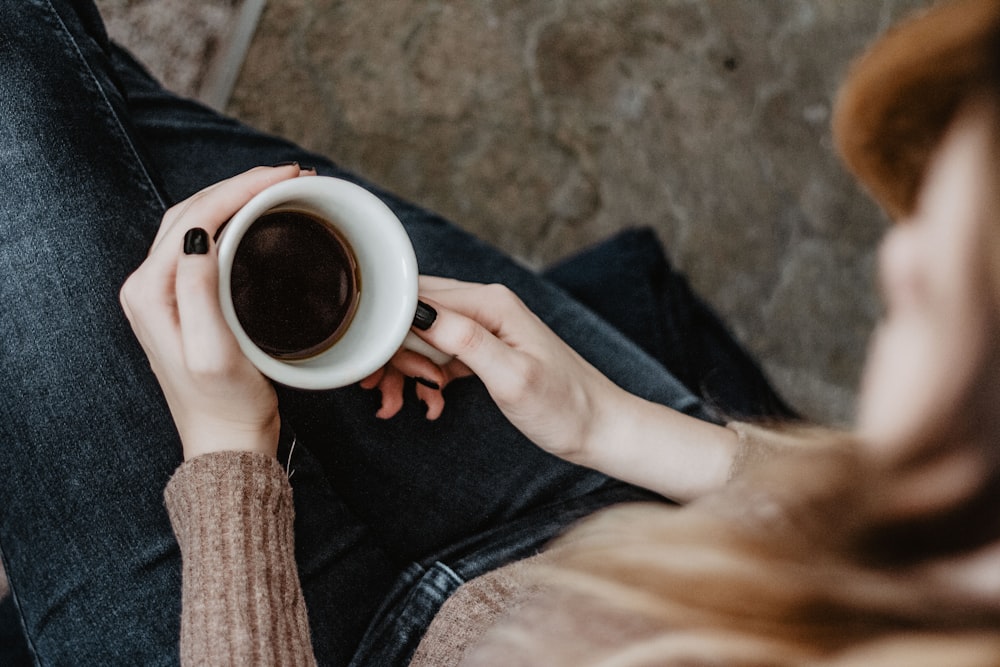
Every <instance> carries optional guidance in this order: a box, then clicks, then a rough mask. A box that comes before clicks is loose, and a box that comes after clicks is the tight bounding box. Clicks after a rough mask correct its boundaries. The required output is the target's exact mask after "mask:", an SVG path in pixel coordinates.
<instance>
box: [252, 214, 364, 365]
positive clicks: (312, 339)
mask: <svg viewBox="0 0 1000 667" xmlns="http://www.w3.org/2000/svg"><path fill="white" fill-rule="evenodd" d="M232 295H233V306H234V309H235V311H236V316H237V318H238V319H239V322H240V326H242V327H243V330H244V331H245V332H246V334H247V336H249V337H250V340H252V341H253V342H254V344H255V345H257V346H258V347H259V348H260V349H262V350H263V351H265V352H266V353H267V354H269V355H271V356H272V357H275V358H278V359H289V360H294V359H307V358H309V357H313V356H316V355H318V354H320V353H322V352H323V351H325V350H327V349H329V348H330V347H331V346H332V345H333V344H334V343H336V342H337V340H338V339H339V338H340V337H341V336H342V335H343V334H344V332H345V331H346V330H347V328H348V326H349V325H350V323H351V319H352V318H353V317H354V313H355V311H356V310H357V306H358V301H359V299H360V295H361V281H360V276H359V273H358V263H357V259H356V258H355V256H354V252H353V251H352V250H351V247H350V245H349V244H348V242H347V241H346V240H345V239H343V238H342V237H341V236H340V235H339V234H337V233H336V232H335V231H334V230H333V228H331V227H330V226H329V225H328V224H326V223H325V222H324V221H322V220H320V219H319V218H317V217H315V216H314V215H312V214H311V213H306V212H303V211H291V210H288V211H272V212H268V213H265V214H264V215H262V216H261V217H260V218H258V219H257V220H256V221H255V222H254V223H253V224H252V225H251V226H250V227H249V228H248V229H247V232H246V234H245V235H244V236H243V238H242V239H241V241H240V243H239V245H238V246H237V248H236V253H235V256H234V259H233V269H232Z"/></svg>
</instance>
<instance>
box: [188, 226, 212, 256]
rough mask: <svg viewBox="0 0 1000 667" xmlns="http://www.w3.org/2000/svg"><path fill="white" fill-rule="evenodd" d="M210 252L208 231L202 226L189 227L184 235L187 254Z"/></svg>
mask: <svg viewBox="0 0 1000 667" xmlns="http://www.w3.org/2000/svg"><path fill="white" fill-rule="evenodd" d="M207 253H208V232H206V231H205V230H204V229H202V228H201V227H195V228H193V229H189V230H188V231H187V234H185V235H184V254H185V255H205V254H207Z"/></svg>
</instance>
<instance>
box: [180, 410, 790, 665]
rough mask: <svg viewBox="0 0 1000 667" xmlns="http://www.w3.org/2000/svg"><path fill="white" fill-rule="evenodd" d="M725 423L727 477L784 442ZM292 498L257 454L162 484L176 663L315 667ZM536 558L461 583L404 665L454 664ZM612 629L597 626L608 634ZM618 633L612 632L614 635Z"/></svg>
mask: <svg viewBox="0 0 1000 667" xmlns="http://www.w3.org/2000/svg"><path fill="white" fill-rule="evenodd" d="M732 426H733V427H734V428H735V430H736V431H737V433H738V434H739V436H740V443H741V446H740V450H739V451H738V453H737V456H736V457H735V459H734V463H733V470H732V474H731V475H730V476H731V477H732V476H734V475H737V474H739V472H740V471H741V470H742V469H743V468H745V467H746V466H747V465H749V464H750V463H754V462H758V461H760V460H761V459H765V458H768V457H770V456H771V455H773V453H774V452H775V451H778V450H780V449H782V448H784V447H785V446H787V445H786V443H782V442H780V441H775V440H774V439H773V438H762V437H760V435H759V434H760V432H757V431H755V430H754V429H752V428H751V427H746V426H744V425H732ZM291 495H292V492H291V487H290V486H289V484H288V479H287V477H286V475H285V472H284V470H283V469H282V467H281V466H280V464H279V463H278V462H277V461H276V460H275V459H274V458H272V457H267V456H263V455H259V454H248V453H240V452H220V453H216V454H207V455H204V456H199V457H197V458H194V459H192V460H190V461H187V462H185V463H183V464H182V465H181V466H180V467H179V468H178V469H177V471H176V472H175V474H174V476H173V477H172V478H171V480H170V482H169V483H168V485H167V487H166V490H165V494H164V496H165V501H166V506H167V510H168V512H169V515H170V520H171V523H172V524H173V528H174V531H175V533H176V535H177V541H178V543H179V544H180V548H181V554H182V557H183V585H182V609H183V611H182V617H181V637H180V646H181V662H182V664H184V665H224V664H232V665H245V664H274V665H312V664H315V659H314V657H313V654H312V648H311V643H310V637H309V625H308V620H307V616H306V608H305V602H304V600H303V596H302V589H301V586H300V584H299V580H298V576H297V570H296V566H295V549H294V535H293V530H292V525H293V521H294V510H293V505H292V497H291ZM545 557H546V554H545V553H544V552H543V553H542V554H540V555H539V556H536V557H534V558H532V559H527V560H524V561H520V562H517V563H512V564H510V565H507V566H505V567H502V568H500V569H498V570H495V571H492V572H489V573H486V574H484V575H482V576H480V577H477V578H475V579H473V580H471V581H469V582H467V583H465V584H464V585H462V586H461V587H460V588H459V589H458V590H457V591H456V592H455V594H454V595H452V596H451V597H450V598H449V599H448V600H447V601H446V602H445V604H444V605H443V607H442V608H441V610H440V611H439V612H438V614H437V615H436V617H435V618H434V620H433V622H432V623H431V626H430V627H429V628H428V630H427V632H426V634H425V636H424V638H423V639H422V641H421V643H420V645H419V646H418V648H417V651H416V653H415V654H414V657H413V660H412V662H411V665H415V666H418V667H429V666H442V667H443V666H445V665H448V666H451V665H456V664H459V663H460V662H461V661H462V657H463V656H464V655H465V654H466V651H467V650H468V649H469V648H470V647H472V646H474V645H475V644H476V643H477V642H478V641H479V640H480V638H481V637H482V636H483V635H484V634H485V633H486V631H488V630H489V629H490V628H491V627H493V625H494V624H495V623H496V622H497V621H498V620H499V619H500V618H502V617H503V616H505V615H506V614H507V613H509V612H510V611H511V610H512V608H514V607H516V605H517V604H519V603H520V601H522V600H524V599H526V597H528V596H527V594H528V593H530V592H531V591H530V590H528V588H529V587H528V585H527V584H526V581H527V579H528V577H526V576H525V574H526V573H527V572H529V571H530V568H532V567H533V566H535V564H536V563H537V562H539V561H541V560H544V559H545ZM615 627H616V626H613V625H607V626H605V629H606V630H608V631H610V632H612V634H614V633H615V632H618V630H615V629H614V628H615ZM627 630H628V629H627V628H622V629H621V630H620V631H621V632H622V633H623V634H622V637H623V638H624V637H625V636H627ZM605 640H607V641H613V640H614V637H613V636H612V637H609V638H605Z"/></svg>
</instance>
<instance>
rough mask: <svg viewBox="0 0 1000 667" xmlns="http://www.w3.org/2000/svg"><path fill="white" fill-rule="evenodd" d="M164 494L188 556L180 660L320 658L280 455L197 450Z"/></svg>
mask: <svg viewBox="0 0 1000 667" xmlns="http://www.w3.org/2000/svg"><path fill="white" fill-rule="evenodd" d="M164 499H165V501H166V506H167V512H168V513H169V515H170V522H171V524H172V525H173V528H174V533H175V534H176V536H177V542H178V544H179V545H180V548H181V556H182V559H183V570H182V576H183V584H182V612H181V637H180V649H181V664H183V665H185V666H190V665H314V664H315V658H314V657H313V654H312V645H311V643H310V637H309V623H308V619H307V617H306V607H305V601H304V599H303V597H302V588H301V585H300V584H299V579H298V571H297V569H296V566H295V541H294V534H293V522H294V508H293V505H292V490H291V487H290V486H289V484H288V479H287V477H286V475H285V472H284V470H283V469H282V467H281V466H280V465H279V464H278V462H277V460H275V458H274V457H270V456H265V455H262V454H251V453H244V452H219V453H215V454H206V455H203V456H199V457H196V458H194V459H191V460H190V461H186V462H185V463H183V464H182V465H181V466H180V467H179V468H178V469H177V471H176V472H175V473H174V475H173V477H172V478H171V479H170V482H169V483H168V484H167V487H166V490H165V491H164Z"/></svg>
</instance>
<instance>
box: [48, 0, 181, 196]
mask: <svg viewBox="0 0 1000 667" xmlns="http://www.w3.org/2000/svg"><path fill="white" fill-rule="evenodd" d="M45 4H46V5H47V6H48V8H49V10H50V11H51V12H52V15H53V16H55V17H56V20H57V21H58V22H59V26H60V27H61V29H62V33H63V34H64V36H65V37H66V38H67V39H68V40H69V43H70V45H71V46H72V47H73V50H74V51H75V52H76V55H77V58H79V60H80V63H81V64H82V65H83V67H84V68H85V69H86V71H87V74H88V75H89V77H90V80H91V82H92V83H93V84H94V87H95V88H96V89H97V93H98V94H99V95H100V96H101V99H102V100H103V102H104V107H105V111H107V112H109V113H110V115H111V118H112V119H113V120H114V123H115V126H116V127H117V128H118V132H117V134H118V135H119V138H120V139H121V140H122V141H123V142H124V144H125V146H126V148H127V149H128V150H129V151H130V152H131V153H132V157H133V161H134V163H135V164H137V165H138V167H139V169H140V170H141V171H142V177H143V182H144V186H145V189H146V190H147V192H149V193H150V194H152V195H153V196H154V197H155V198H156V201H157V203H158V204H159V205H160V207H161V208H162V209H166V208H167V201H166V199H165V198H164V196H163V194H162V193H161V192H160V191H159V189H158V188H157V187H156V186H155V184H154V182H153V177H152V175H151V174H150V173H149V170H148V169H147V168H146V164H145V162H144V160H143V159H142V156H141V154H140V153H139V150H138V149H137V148H136V146H135V143H134V142H133V141H132V138H131V137H130V136H129V134H128V132H126V131H125V126H124V125H122V122H121V118H120V117H119V116H118V114H117V113H116V112H115V107H114V104H112V103H111V100H110V98H109V97H108V94H107V92H106V91H105V90H104V86H103V85H102V84H101V81H100V79H99V78H98V77H97V75H96V74H95V73H94V70H93V68H92V67H91V66H90V63H89V62H88V61H87V58H86V56H84V53H83V49H81V48H80V45H79V43H78V42H77V39H76V37H75V36H74V35H73V33H72V31H71V30H70V29H69V27H68V26H67V25H66V22H65V21H64V20H63V17H62V16H61V15H60V14H59V10H57V9H56V8H55V6H53V4H52V2H51V0H45Z"/></svg>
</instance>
